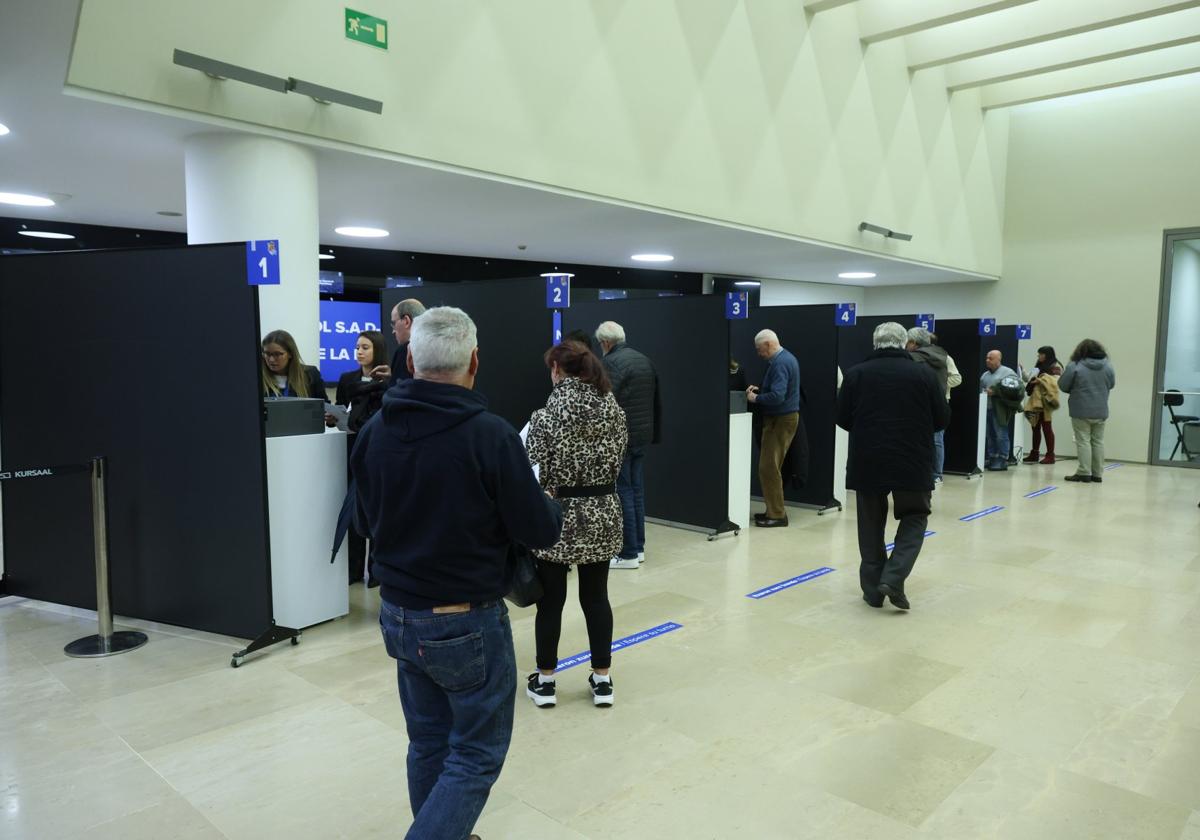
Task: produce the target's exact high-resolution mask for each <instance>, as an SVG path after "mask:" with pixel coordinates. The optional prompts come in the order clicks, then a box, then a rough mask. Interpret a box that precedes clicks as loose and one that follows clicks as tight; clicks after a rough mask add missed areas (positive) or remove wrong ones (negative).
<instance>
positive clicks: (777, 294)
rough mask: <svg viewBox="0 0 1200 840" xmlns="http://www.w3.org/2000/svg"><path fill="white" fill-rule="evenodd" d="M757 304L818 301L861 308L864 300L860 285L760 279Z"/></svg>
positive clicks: (864, 292)
mask: <svg viewBox="0 0 1200 840" xmlns="http://www.w3.org/2000/svg"><path fill="white" fill-rule="evenodd" d="M759 282H760V283H761V284H762V285H760V286H759V289H758V294H759V305H761V306H802V305H808V304H818V303H853V304H856V305H857V306H858V308H859V309H860V310H861V309H862V307H863V302H864V301H865V300H866V291H867V290H866V289H864V288H863V287H862V286H839V285H837V284H836V283H802V282H797V281H794V280H760V281H759Z"/></svg>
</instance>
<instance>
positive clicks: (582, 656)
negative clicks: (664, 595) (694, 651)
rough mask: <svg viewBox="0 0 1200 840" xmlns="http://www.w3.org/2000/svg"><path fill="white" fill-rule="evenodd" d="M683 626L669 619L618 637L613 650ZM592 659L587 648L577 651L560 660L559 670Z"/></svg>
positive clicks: (637, 643)
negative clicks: (638, 631)
mask: <svg viewBox="0 0 1200 840" xmlns="http://www.w3.org/2000/svg"><path fill="white" fill-rule="evenodd" d="M682 627H683V625H682V624H676V623H675V622H674V621H668V622H667V623H666V624H660V625H658V626H657V627H651V628H650V629H649V630H643V631H642V632H641V633H634V634H633V635H632V636H626V637H625V638H624V639H616V640H615V641H614V642H613V643H612V651H613V652H614V653H616V652H617V651H618V650H624V649H625V648H627V647H633V646H634V645H640V644H641V643H642V642H648V641H650V640H651V639H654V638H657V637H658V636H661V635H663V634H664V633H670V632H671V631H673V630H679V629H681V628H682ZM591 661H592V652H591V651H590V650H585V651H584V652H583V653H577V654H575V655H574V656H568V657H567V658H566V659H560V660H559V661H558V670H560V671H565V670H567V669H568V668H574V667H575V666H576V665H582V664H584V663H585V662H591Z"/></svg>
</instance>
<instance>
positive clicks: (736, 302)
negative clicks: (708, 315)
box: [725, 292, 750, 321]
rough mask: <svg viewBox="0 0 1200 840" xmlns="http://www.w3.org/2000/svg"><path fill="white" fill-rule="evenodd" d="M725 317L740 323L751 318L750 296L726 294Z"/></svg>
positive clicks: (735, 293) (740, 293) (743, 293)
mask: <svg viewBox="0 0 1200 840" xmlns="http://www.w3.org/2000/svg"><path fill="white" fill-rule="evenodd" d="M725 317H726V318H727V319H728V320H730V321H740V320H742V319H744V318H749V317H750V295H748V294H747V293H746V292H726V293H725Z"/></svg>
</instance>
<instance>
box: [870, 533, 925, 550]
mask: <svg viewBox="0 0 1200 840" xmlns="http://www.w3.org/2000/svg"><path fill="white" fill-rule="evenodd" d="M936 533H937V531H926V532H925V539H929V538H930V537H932V536H933V535H934V534H936ZM895 547H896V544H895V543H894V542H893V543H888V544H887V545H885V546H884V547H883V549H884V551H891V550H892V549H893V548H895Z"/></svg>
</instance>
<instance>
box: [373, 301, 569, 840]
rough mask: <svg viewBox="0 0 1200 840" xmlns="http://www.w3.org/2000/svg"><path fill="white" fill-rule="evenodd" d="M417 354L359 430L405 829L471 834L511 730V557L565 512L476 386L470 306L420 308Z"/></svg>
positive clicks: (538, 541) (438, 838) (454, 838)
mask: <svg viewBox="0 0 1200 840" xmlns="http://www.w3.org/2000/svg"><path fill="white" fill-rule="evenodd" d="M404 364H405V366H406V367H407V368H408V369H409V371H410V372H411V373H413V375H414V378H413V379H406V380H403V381H401V382H400V383H399V384H398V385H396V386H395V387H393V388H390V389H389V390H388V391H387V393H386V394H385V395H384V397H383V409H382V410H380V411H379V412H378V413H377V414H376V415H375V416H374V417H372V418H371V419H370V420H369V421H368V422H367V423H366V425H365V426H363V428H362V431H360V432H359V433H358V443H357V444H356V445H355V447H354V454H353V456H352V457H351V470H352V472H353V475H354V479H355V482H356V485H357V488H358V508H357V513H356V517H357V519H358V523H359V526H360V528H361V529H363V530H362V533H365V534H368V535H369V536H370V537H371V542H372V544H373V545H374V546H375V576H376V577H377V578H378V579H379V580H380V582H381V583H382V584H383V589H382V595H383V601H382V603H381V604H380V610H379V624H380V627H381V628H382V630H383V641H384V645H385V647H386V648H387V652H388V655H390V656H391V657H392V658H393V659H395V660H396V679H397V684H398V687H399V690H400V704H401V706H403V708H404V721H405V724H406V725H407V727H408V774H407V775H408V798H409V804H410V805H411V807H412V812H413V817H414V820H413V824H412V828H411V829H409V832H408V835H407V836H408V837H410V838H420V840H462V838H464V837H466V836H467V835H468V834H469V833H470V831H471V828H472V827H473V826H474V824H475V820H476V819H478V817H479V814H480V812H481V811H482V810H483V806H484V804H485V803H486V802H487V798H488V794H489V792H490V791H491V788H492V785H493V784H494V783H495V781H496V779H497V777H499V775H500V769H501V768H502V767H503V766H504V758H505V756H506V755H507V753H508V745H509V741H510V740H511V738H512V727H513V703H514V698H515V696H516V687H517V678H516V671H517V665H516V659H515V656H514V653H513V640H512V629H511V627H510V626H509V622H508V610H507V608H506V607H505V605H504V600H503V597H504V594H505V592H507V591H508V588H509V583H510V581H509V576H510V570H509V552H510V549H511V548H512V546H513V544H514V543H520V544H522V545H525V546H527V547H529V548H549V547H550V546H552V545H554V544H555V543H556V542H557V541H558V538H559V532H560V531H561V529H562V509H561V508H560V506H559V503H558V502H555V501H552V500H551V499H549V498H548V497H547V496H546V494H545V493H543V492H542V488H541V487H540V486H539V485H538V481H537V479H536V478H534V475H533V469H532V468H531V467H530V465H529V458H528V457H527V456H526V454H525V447H524V446H523V445H522V443H521V439H520V437H518V436H517V433H516V432H515V431H514V430H513V428H512V427H511V426H509V425H508V423H506V422H505V421H504V420H502V419H501V418H499V417H497V416H496V415H494V414H491V413H489V412H488V410H487V400H486V399H485V398H484V397H483V396H481V395H480V394H479V393H478V392H476V391H475V390H473V389H474V385H475V375H476V373H477V372H478V370H479V348H478V346H477V343H476V333H475V324H474V323H473V322H472V321H471V319H470V318H469V317H467V314H466V313H465V312H463V311H462V310H461V309H453V308H451V307H440V308H436V309H430V310H429V311H428V312H426V313H425V314H423V315H421V316H420V317H419V318H417V319H416V321H415V323H413V325H412V336H411V339H410V344H409V346H408V356H407V358H406V360H405V363H404Z"/></svg>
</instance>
